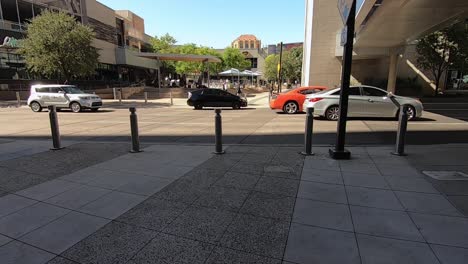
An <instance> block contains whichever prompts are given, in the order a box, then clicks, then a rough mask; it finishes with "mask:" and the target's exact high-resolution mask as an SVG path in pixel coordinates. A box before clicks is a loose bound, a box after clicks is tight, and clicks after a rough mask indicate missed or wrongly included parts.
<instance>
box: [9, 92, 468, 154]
mask: <svg viewBox="0 0 468 264" xmlns="http://www.w3.org/2000/svg"><path fill="white" fill-rule="evenodd" d="M105 105H107V107H105V108H103V109H102V111H101V110H100V111H99V112H97V113H91V112H82V113H78V114H75V113H71V112H67V111H64V112H59V113H58V117H59V123H60V132H61V135H62V138H63V139H69V140H79V141H106V142H130V139H129V134H130V132H129V131H130V127H129V111H128V108H127V107H128V106H130V105H132V104H131V103H128V104H124V105H119V104H112V103H111V104H109V103H106V104H105ZM460 105H461V106H463V107H464V109H465V110H463V111H464V112H460V113H457V114H456V115H451V116H453V117H450V116H444V115H441V114H437V113H433V112H438V111H439V112H440V113H442V114H444V113H449V114H450V113H451V114H453V113H455V112H456V111H455V110H453V111H452V110H443V109H448V107H452V108H450V109H459V108H457V107H460V106H457V105H455V104H453V105H452V104H449V105H445V104H444V105H441V104H437V103H433V102H430V103H426V108H427V109H430V111H433V112H425V113H424V115H423V118H421V119H419V120H415V121H411V122H409V125H408V135H407V143H408V144H423V145H425V144H428V145H430V144H444V143H468V137H467V136H466V135H467V132H468V122H466V121H467V120H468V113H467V112H468V110H466V108H468V106H467V105H463V104H460ZM136 106H137V109H138V110H137V114H138V119H139V130H140V140H141V142H142V143H145V142H148V143H152V142H164V143H182V144H190V143H207V144H212V143H213V141H214V138H213V135H214V111H213V109H205V110H201V111H195V110H193V109H191V108H188V107H186V106H184V105H183V101H181V102H179V105H176V106H173V107H169V105H168V104H165V103H161V104H160V103H152V104H148V105H143V104H141V103H137V104H136ZM433 108H434V110H433ZM435 108H437V109H438V110H437V109H435ZM222 117H223V133H224V137H223V140H224V143H225V144H287V145H293V144H302V143H303V140H304V138H303V137H304V136H303V135H304V121H305V115H304V114H297V115H285V114H281V113H277V112H274V111H272V110H270V109H269V108H268V107H267V106H266V104H265V103H264V102H262V101H261V100H259V101H258V103H253V104H252V105H251V106H250V107H249V108H247V109H243V110H231V109H225V110H223V112H222ZM0 123H1V124H2V125H1V128H0V138H4V139H17V138H18V139H44V138H50V127H49V120H48V114H47V112H41V113H33V112H31V110H30V109H28V108H27V107H21V108H1V109H0ZM347 129H348V134H347V137H346V139H347V144H349V145H375V144H385V145H389V144H394V142H395V131H396V129H397V121H396V120H394V119H352V120H350V121H349V122H348V125H347ZM335 139H336V122H332V121H327V120H321V119H315V121H314V138H313V143H314V144H316V145H333V144H334V142H335Z"/></svg>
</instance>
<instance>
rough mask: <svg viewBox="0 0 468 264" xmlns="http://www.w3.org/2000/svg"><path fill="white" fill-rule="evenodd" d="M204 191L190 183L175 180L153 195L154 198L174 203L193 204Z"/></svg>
mask: <svg viewBox="0 0 468 264" xmlns="http://www.w3.org/2000/svg"><path fill="white" fill-rule="evenodd" d="M204 191H205V189H204V188H199V187H197V186H194V185H192V184H191V182H190V181H185V180H181V179H179V180H177V181H175V182H173V183H171V184H169V185H168V186H166V187H165V188H164V189H162V190H161V191H159V192H158V193H156V194H155V195H154V197H155V198H160V199H165V200H171V201H176V202H184V203H193V202H194V201H195V200H197V199H198V198H199V197H200V196H201V195H203V193H204Z"/></svg>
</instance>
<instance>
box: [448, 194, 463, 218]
mask: <svg viewBox="0 0 468 264" xmlns="http://www.w3.org/2000/svg"><path fill="white" fill-rule="evenodd" d="M447 198H448V199H449V200H450V202H451V203H452V204H453V205H455V207H456V208H457V209H458V210H460V212H461V213H462V214H463V215H465V216H468V196H465V195H453V196H452V195H451V196H447Z"/></svg>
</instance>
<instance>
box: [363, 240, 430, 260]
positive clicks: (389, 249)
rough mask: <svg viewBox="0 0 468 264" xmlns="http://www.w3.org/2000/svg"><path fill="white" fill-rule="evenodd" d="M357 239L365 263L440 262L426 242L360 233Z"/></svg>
mask: <svg viewBox="0 0 468 264" xmlns="http://www.w3.org/2000/svg"><path fill="white" fill-rule="evenodd" d="M357 239H358V244H359V250H360V252H361V258H362V263H363V264H393V263H421V264H438V263H439V261H438V260H437V258H436V256H435V255H434V253H432V250H431V248H430V247H429V245H428V244H426V243H419V242H410V241H404V240H397V239H389V238H382V237H374V236H367V235H360V234H358V235H357Z"/></svg>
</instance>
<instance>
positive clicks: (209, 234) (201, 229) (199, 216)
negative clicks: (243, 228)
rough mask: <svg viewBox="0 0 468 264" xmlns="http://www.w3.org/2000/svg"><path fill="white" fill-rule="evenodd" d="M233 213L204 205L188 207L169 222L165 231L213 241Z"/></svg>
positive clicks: (222, 230) (230, 220)
mask: <svg viewBox="0 0 468 264" xmlns="http://www.w3.org/2000/svg"><path fill="white" fill-rule="evenodd" d="M234 216H235V213H233V212H228V211H220V210H216V209H210V208H204V207H190V208H188V209H187V210H185V211H184V212H183V213H182V214H181V215H179V216H178V217H177V219H176V220H174V221H173V222H172V223H170V224H169V225H168V226H167V227H166V228H165V229H164V232H165V233H169V234H173V235H177V236H181V237H186V238H190V239H194V240H198V241H203V242H209V243H210V242H211V243H215V242H217V241H218V240H219V239H220V238H221V235H222V234H223V232H224V230H226V228H227V227H228V225H229V224H230V223H231V222H232V219H233V218H234Z"/></svg>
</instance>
